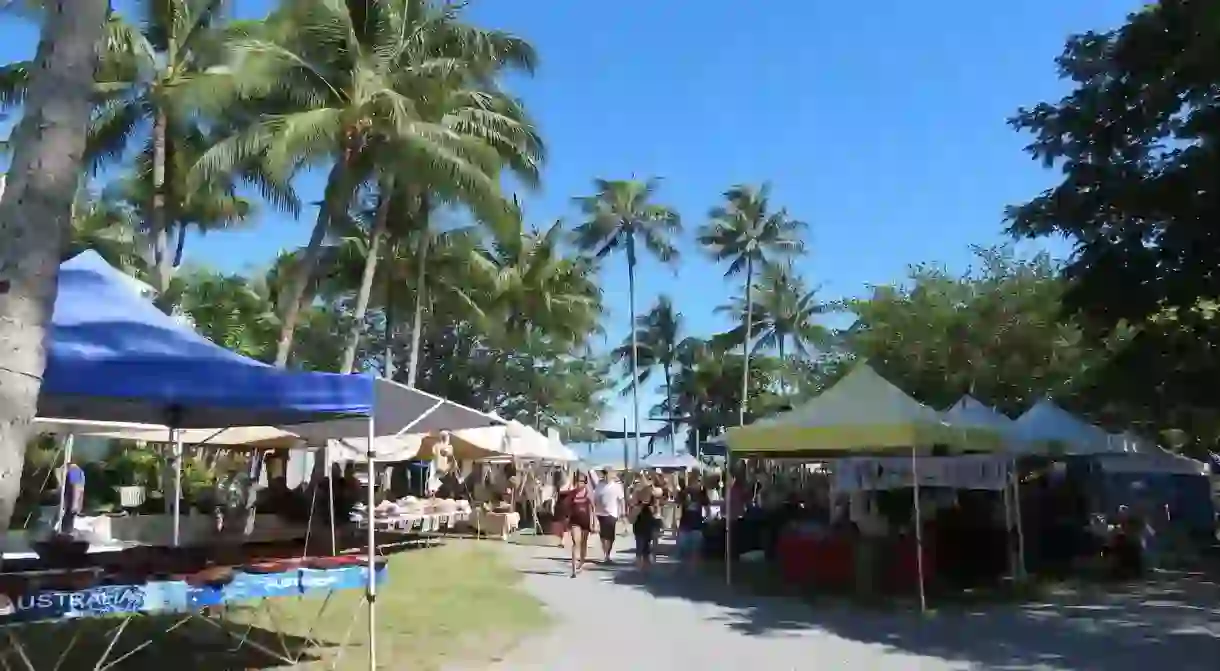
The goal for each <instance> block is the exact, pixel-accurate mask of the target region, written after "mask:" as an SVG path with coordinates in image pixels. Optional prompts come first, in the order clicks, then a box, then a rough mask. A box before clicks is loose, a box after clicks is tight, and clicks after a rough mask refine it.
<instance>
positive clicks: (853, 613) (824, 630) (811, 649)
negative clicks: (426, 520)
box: [480, 539, 1220, 671]
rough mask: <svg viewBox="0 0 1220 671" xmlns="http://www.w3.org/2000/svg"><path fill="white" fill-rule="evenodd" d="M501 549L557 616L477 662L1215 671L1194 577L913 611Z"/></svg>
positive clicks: (507, 670) (579, 667) (702, 668)
mask: <svg viewBox="0 0 1220 671" xmlns="http://www.w3.org/2000/svg"><path fill="white" fill-rule="evenodd" d="M626 540H627V539H624V541H626ZM503 547H504V552H505V553H507V554H508V555H509V556H510V558H511V559H512V561H513V562H514V563H515V564H516V565H517V567H518V568H519V569H520V570H521V571H522V573H523V574H524V576H525V585H526V588H527V589H529V590H530V592H532V593H533V594H535V595H536V596H537V597H538V598H540V599H542V600H543V601H544V602H545V603H546V604H547V606H548V607H549V608H550V610H551V612H552V614H553V615H554V616H555V617H556V620H557V622H556V624H555V626H554V628H553V629H552V630H550V631H549V632H548V633H546V634H544V635H542V636H540V637H538V638H537V639H535V640H530V641H526V642H525V643H523V644H522V645H521V646H520V647H519V648H518V649H516V650H515V651H513V652H511V653H509V654H508V655H507V656H506V657H505V658H504V659H502V660H500V661H498V662H497V663H495V664H493V665H491V666H490V667H488V669H487V671H534V670H537V671H555V670H556V669H563V670H564V671H624V670H626V669H630V670H631V671H675V670H679V671H685V670H687V669H689V670H690V671H718V670H720V669H723V670H725V671H740V670H742V669H746V670H757V671H764V670H765V671H781V670H786V669H800V670H802V671H805V670H810V671H812V670H814V669H816V670H818V671H834V670H838V669H844V670H847V669H853V670H854V669H868V670H869V671H886V670H888V669H894V670H895V671H899V670H900V671H950V670H965V669H969V670H971V671H975V670H978V671H983V670H990V669H1002V670H1004V671H1034V670H1039V671H1042V670H1045V671H1067V670H1072V671H1094V670H1104V671H1148V669H1151V668H1164V669H1173V670H1174V671H1215V670H1216V668H1217V667H1216V660H1218V659H1220V586H1218V585H1217V584H1215V583H1214V582H1212V581H1210V580H1207V579H1206V578H1204V577H1201V576H1188V575H1171V574H1161V575H1160V576H1159V577H1158V579H1157V580H1156V581H1155V582H1154V583H1152V584H1150V585H1144V586H1140V587H1133V588H1129V589H1123V588H1114V589H1112V590H1110V591H1109V592H1103V593H1091V594H1084V593H1080V592H1074V591H1068V590H1061V591H1059V592H1057V593H1055V594H1054V595H1053V596H1052V597H1051V598H1049V599H1048V602H1046V603H1037V604H1025V605H1022V606H1015V605H994V606H992V607H989V608H986V609H985V610H977V611H969V610H963V609H960V608H959V609H946V610H944V611H943V612H941V613H939V614H935V615H930V616H927V617H921V616H919V615H918V614H916V613H909V612H878V611H864V610H860V609H853V608H848V607H836V606H833V605H829V604H819V605H818V606H817V607H813V606H809V605H806V604H803V603H799V602H797V601H794V600H788V599H764V598H754V597H749V596H746V595H744V594H742V593H741V592H740V591H739V592H733V591H731V590H728V589H725V588H724V587H723V586H722V585H721V584H720V583H719V582H718V581H716V580H708V579H706V578H705V579H696V578H693V577H691V576H689V575H688V574H685V573H683V572H682V570H681V567H679V566H677V565H674V564H672V563H667V562H666V563H662V564H661V565H659V566H658V567H656V568H655V569H654V570H653V571H652V572H651V573H650V574H648V575H647V576H644V575H641V574H640V573H639V572H638V571H636V570H635V569H634V568H633V567H632V566H631V565H630V556H629V555H628V554H626V553H625V552H624V553H620V554H619V557H618V559H619V563H618V564H617V565H615V566H611V567H602V566H593V567H590V568H589V569H587V570H586V572H585V573H583V574H582V575H580V576H578V577H577V578H575V579H572V578H569V577H568V575H567V564H566V563H565V562H564V560H563V555H562V551H560V550H559V549H557V548H550V547H547V548H543V547H531V546H512V545H506V546H503ZM480 671H482V670H480Z"/></svg>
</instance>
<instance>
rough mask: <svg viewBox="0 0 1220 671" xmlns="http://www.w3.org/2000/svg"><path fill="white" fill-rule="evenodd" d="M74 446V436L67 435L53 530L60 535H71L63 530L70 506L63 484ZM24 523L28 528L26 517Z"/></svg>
mask: <svg viewBox="0 0 1220 671" xmlns="http://www.w3.org/2000/svg"><path fill="white" fill-rule="evenodd" d="M75 444H76V434H74V433H69V434H68V436H67V437H66V438H64V442H63V446H62V449H63V452H64V463H63V468H61V469H60V473H59V516H58V517H56V519H55V530H56V531H58V532H59V533H61V534H62V533H69V534H70V533H72V529H67V530H65V529H64V513H65V512H66V511H67V510H68V506H69V505H71V502H70V501H68V500H67V498H66V496H67V492H68V488H67V487H65V486H64V484H65V483H67V482H68V467H69V466H71V465H72V448H73V447H75ZM43 487H46V483H45V482H44V483H43ZM25 521H26V524H25V525H26V526H29V524H30V518H29V517H26V518H25Z"/></svg>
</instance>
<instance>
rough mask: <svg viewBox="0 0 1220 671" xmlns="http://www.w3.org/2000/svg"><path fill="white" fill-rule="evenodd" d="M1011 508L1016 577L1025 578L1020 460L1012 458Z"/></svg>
mask: <svg viewBox="0 0 1220 671" xmlns="http://www.w3.org/2000/svg"><path fill="white" fill-rule="evenodd" d="M1012 498H1013V510H1014V512H1015V514H1016V520H1017V578H1018V579H1020V580H1024V579H1025V525H1024V524H1023V523H1022V522H1021V461H1020V460H1019V459H1013V460H1012Z"/></svg>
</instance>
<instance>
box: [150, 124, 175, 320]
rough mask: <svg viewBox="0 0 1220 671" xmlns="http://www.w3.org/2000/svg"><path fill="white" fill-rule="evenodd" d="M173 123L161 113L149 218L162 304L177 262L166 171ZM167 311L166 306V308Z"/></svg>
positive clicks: (155, 129) (156, 128)
mask: <svg viewBox="0 0 1220 671" xmlns="http://www.w3.org/2000/svg"><path fill="white" fill-rule="evenodd" d="M168 126H169V119H168V118H167V117H166V116H165V112H162V111H160V110H158V111H157V115H156V118H155V119H154V120H153V131H152V132H153V155H152V179H153V197H152V211H151V212H150V213H149V218H150V219H151V220H152V221H150V222H149V225H150V226H151V227H152V230H153V263H155V264H156V268H155V271H154V275H155V277H154V280H153V281H154V284H155V286H154V287H153V288H154V289H156V290H157V298H158V301H160V299H161V297H162V296H164V295H165V293H166V291H168V290H169V280H170V275H171V274H172V271H173V266H172V265H171V263H172V261H173V258H172V257H171V256H170V253H169V227H170V221H169V214H168V212H167V211H166V198H165V184H166V180H165V168H166V160H167V156H166V155H167V153H168V152H167V147H166V142H167V141H168V138H167V137H166V135H167V133H168ZM162 309H164V305H162Z"/></svg>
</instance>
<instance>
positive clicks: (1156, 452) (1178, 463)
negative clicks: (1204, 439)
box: [1097, 432, 1211, 476]
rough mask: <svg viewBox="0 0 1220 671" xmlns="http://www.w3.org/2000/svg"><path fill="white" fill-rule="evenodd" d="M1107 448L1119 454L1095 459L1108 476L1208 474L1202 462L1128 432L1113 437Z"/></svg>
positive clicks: (1207, 467)
mask: <svg viewBox="0 0 1220 671" xmlns="http://www.w3.org/2000/svg"><path fill="white" fill-rule="evenodd" d="M1109 444H1110V447H1111V448H1112V450H1113V451H1114V452H1117V453H1120V454H1114V455H1109V454H1105V455H1101V456H1099V457H1097V463H1098V465H1099V466H1100V467H1101V470H1103V471H1105V472H1107V473H1143V474H1164V475H1203V476H1206V475H1210V474H1211V468H1210V467H1209V466H1208V465H1207V464H1205V463H1203V462H1202V461H1198V460H1197V459H1191V458H1190V457H1187V456H1183V455H1181V454H1175V453H1173V452H1170V451H1169V450H1166V449H1164V448H1163V447H1161V446H1159V445H1155V444H1153V443H1152V442H1150V441H1147V440H1145V439H1143V438H1140V437H1139V436H1136V435H1135V434H1132V433H1130V432H1123V433H1116V434H1112V435H1111V436H1110V437H1109Z"/></svg>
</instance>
